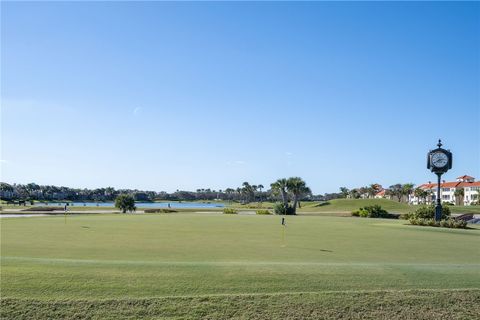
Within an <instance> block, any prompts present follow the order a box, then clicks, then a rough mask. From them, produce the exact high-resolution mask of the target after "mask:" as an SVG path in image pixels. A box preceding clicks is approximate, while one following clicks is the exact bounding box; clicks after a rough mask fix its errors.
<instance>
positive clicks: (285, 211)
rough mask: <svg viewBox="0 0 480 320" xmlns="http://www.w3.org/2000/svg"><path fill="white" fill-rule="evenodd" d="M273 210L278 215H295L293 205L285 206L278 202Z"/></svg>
mask: <svg viewBox="0 0 480 320" xmlns="http://www.w3.org/2000/svg"><path fill="white" fill-rule="evenodd" d="M273 212H274V213H275V214H278V215H295V210H294V209H293V208H292V207H291V206H287V207H285V206H284V205H283V203H276V204H275V205H274V206H273Z"/></svg>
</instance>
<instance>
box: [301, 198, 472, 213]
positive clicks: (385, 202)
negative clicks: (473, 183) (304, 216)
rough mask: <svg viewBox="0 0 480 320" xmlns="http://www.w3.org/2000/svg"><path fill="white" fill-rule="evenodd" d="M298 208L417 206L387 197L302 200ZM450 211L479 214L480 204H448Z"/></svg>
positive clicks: (399, 208) (400, 208) (410, 208)
mask: <svg viewBox="0 0 480 320" xmlns="http://www.w3.org/2000/svg"><path fill="white" fill-rule="evenodd" d="M303 204H304V206H303V208H301V209H300V210H299V212H300V213H302V212H305V213H307V212H318V213H351V212H352V211H354V210H358V209H359V208H361V207H365V206H371V205H375V204H378V205H380V206H381V207H382V208H384V209H385V210H387V211H388V212H391V213H409V212H412V211H414V210H415V209H416V208H417V207H418V206H412V205H408V204H406V203H401V202H398V201H395V200H389V199H334V200H330V201H326V202H320V203H319V202H311V203H309V202H304V203H303ZM450 210H451V211H452V213H474V214H480V206H450Z"/></svg>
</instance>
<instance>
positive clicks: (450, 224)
mask: <svg viewBox="0 0 480 320" xmlns="http://www.w3.org/2000/svg"><path fill="white" fill-rule="evenodd" d="M409 221H410V224H412V225H415V226H428V227H442V228H452V229H466V228H467V222H466V221H464V220H455V219H445V220H440V221H435V220H434V219H422V218H411V219H410V220H409Z"/></svg>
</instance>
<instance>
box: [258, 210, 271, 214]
mask: <svg viewBox="0 0 480 320" xmlns="http://www.w3.org/2000/svg"><path fill="white" fill-rule="evenodd" d="M257 214H272V213H271V212H270V210H257Z"/></svg>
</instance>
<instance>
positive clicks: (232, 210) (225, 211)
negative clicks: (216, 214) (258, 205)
mask: <svg viewBox="0 0 480 320" xmlns="http://www.w3.org/2000/svg"><path fill="white" fill-rule="evenodd" d="M223 213H225V214H237V213H238V211H237V210H236V209H233V208H223Z"/></svg>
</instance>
